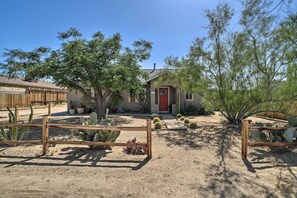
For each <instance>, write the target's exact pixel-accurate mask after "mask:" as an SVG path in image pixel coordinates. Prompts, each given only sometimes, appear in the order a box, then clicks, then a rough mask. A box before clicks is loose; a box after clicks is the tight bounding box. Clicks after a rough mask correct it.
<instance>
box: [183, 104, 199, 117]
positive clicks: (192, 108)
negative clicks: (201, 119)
mask: <svg viewBox="0 0 297 198" xmlns="http://www.w3.org/2000/svg"><path fill="white" fill-rule="evenodd" d="M185 114H186V115H199V109H198V107H197V106H196V105H194V104H192V103H190V104H189V105H187V106H186V108H185Z"/></svg>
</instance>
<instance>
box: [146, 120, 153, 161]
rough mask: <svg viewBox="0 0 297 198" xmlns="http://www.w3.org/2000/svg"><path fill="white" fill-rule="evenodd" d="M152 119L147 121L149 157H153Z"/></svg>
mask: <svg viewBox="0 0 297 198" xmlns="http://www.w3.org/2000/svg"><path fill="white" fill-rule="evenodd" d="M151 122H152V121H151V120H147V121H146V131H147V154H148V157H149V158H151V157H152V123H151Z"/></svg>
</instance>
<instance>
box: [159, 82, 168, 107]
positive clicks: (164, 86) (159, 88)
mask: <svg viewBox="0 0 297 198" xmlns="http://www.w3.org/2000/svg"><path fill="white" fill-rule="evenodd" d="M160 88H167V89H168V92H167V93H168V105H169V104H170V88H169V87H168V86H167V87H165V86H163V87H158V109H159V113H169V110H168V111H160Z"/></svg>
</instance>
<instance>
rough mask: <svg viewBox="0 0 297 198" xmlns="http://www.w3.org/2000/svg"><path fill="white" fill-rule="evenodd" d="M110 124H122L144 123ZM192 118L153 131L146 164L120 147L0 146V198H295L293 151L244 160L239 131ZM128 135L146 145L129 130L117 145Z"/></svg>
mask: <svg viewBox="0 0 297 198" xmlns="http://www.w3.org/2000/svg"><path fill="white" fill-rule="evenodd" d="M116 118H117V120H118V124H119V125H121V126H136V125H138V126H140V125H145V123H146V119H147V118H146V117H142V116H133V115H130V116H116ZM192 119H195V120H196V121H197V122H198V125H199V127H198V129H196V130H188V131H154V132H153V157H152V159H147V158H146V156H131V155H126V154H125V153H123V152H122V147H113V148H112V150H105V151H96V150H90V149H88V148H87V147H85V146H81V147H80V146H73V145H57V146H55V147H51V148H50V155H48V156H40V154H41V150H42V149H41V146H39V145H38V146H28V145H27V146H17V147H5V146H2V147H0V197H1V198H2V197H296V192H297V182H296V181H297V152H296V149H295V150H294V151H293V152H291V153H272V152H268V150H267V149H262V148H254V149H250V151H249V155H248V160H244V161H243V160H241V154H240V129H239V128H234V127H227V126H224V125H222V124H221V122H220V120H221V117H220V116H219V115H214V116H208V117H207V116H205V117H193V118H192ZM52 133H53V136H58V134H59V132H56V133H57V134H55V131H52ZM65 136H67V135H66V132H65V134H62V135H61V134H60V137H61V138H63V137H65ZM133 137H138V139H139V140H140V141H143V140H145V134H142V132H128V133H121V135H120V137H119V138H118V140H117V142H125V141H127V140H128V139H130V138H133ZM67 138H69V137H67Z"/></svg>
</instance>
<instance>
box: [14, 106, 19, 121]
mask: <svg viewBox="0 0 297 198" xmlns="http://www.w3.org/2000/svg"><path fill="white" fill-rule="evenodd" d="M14 114H15V120H16V121H19V117H20V116H19V105H16V106H15V109H14Z"/></svg>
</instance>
